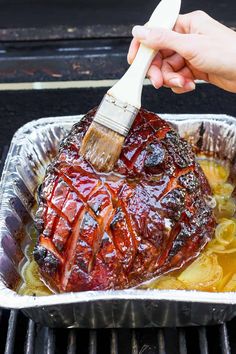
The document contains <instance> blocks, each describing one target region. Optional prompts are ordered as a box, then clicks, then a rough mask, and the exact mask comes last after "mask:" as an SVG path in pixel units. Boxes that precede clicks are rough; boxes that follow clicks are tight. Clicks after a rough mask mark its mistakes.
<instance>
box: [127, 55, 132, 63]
mask: <svg viewBox="0 0 236 354" xmlns="http://www.w3.org/2000/svg"><path fill="white" fill-rule="evenodd" d="M127 62H128V64H129V65H130V64H131V59H130V56H129V54H128V55H127Z"/></svg>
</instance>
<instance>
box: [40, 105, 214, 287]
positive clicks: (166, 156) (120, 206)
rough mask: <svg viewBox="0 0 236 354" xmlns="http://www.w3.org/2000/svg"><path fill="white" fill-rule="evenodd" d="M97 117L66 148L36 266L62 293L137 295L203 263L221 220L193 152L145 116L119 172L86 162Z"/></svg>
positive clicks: (49, 176)
mask: <svg viewBox="0 0 236 354" xmlns="http://www.w3.org/2000/svg"><path fill="white" fill-rule="evenodd" d="M95 112H96V110H95V109H94V110H92V111H90V112H89V113H88V114H87V115H86V116H85V117H84V118H83V120H82V121H81V122H79V123H78V124H76V125H75V126H74V127H73V128H72V131H71V133H70V134H69V135H68V136H67V138H66V139H65V140H64V141H63V142H62V144H61V147H60V151H59V153H58V155H57V157H56V159H55V160H54V162H53V163H52V164H51V165H50V166H49V167H48V169H47V172H46V176H45V179H44V182H43V184H42V186H41V188H40V192H39V199H40V204H39V208H38V211H37V215H36V227H37V229H38V231H39V238H38V242H37V245H36V247H35V250H34V257H35V260H36V262H37V263H38V265H39V268H40V272H41V275H42V278H43V279H44V280H45V282H46V283H47V284H48V285H49V287H50V288H52V289H53V290H55V291H57V292H67V291H85V290H105V289H125V288H129V287H134V286H137V285H139V284H141V283H142V282H144V281H147V280H149V279H152V278H153V277H155V276H158V275H161V274H163V273H165V272H167V271H170V270H173V269H176V268H179V267H181V266H183V265H184V264H186V263H187V262H189V261H190V260H191V259H194V258H195V257H196V256H197V255H198V254H199V252H200V250H201V249H202V248H203V247H204V246H205V244H206V243H207V242H208V241H209V240H210V239H211V237H212V236H213V232H214V227H215V220H214V217H213V212H212V209H211V208H210V206H209V205H208V204H207V196H208V195H211V190H210V187H209V185H208V182H207V180H206V178H205V176H204V174H203V172H202V170H201V168H200V166H199V165H198V163H197V162H196V161H195V156H194V154H193V152H192V150H191V147H190V146H189V144H188V143H187V142H186V141H184V140H183V139H180V137H179V136H178V134H177V133H176V132H175V131H174V130H173V129H172V128H171V127H170V125H169V124H168V123H167V122H165V121H164V120H162V119H161V118H159V117H158V116H157V115H155V114H154V113H150V112H148V111H145V110H143V109H141V110H140V112H139V114H138V115H137V117H136V119H135V121H134V123H133V126H132V128H131V130H130V132H129V135H128V137H127V138H126V140H125V144H124V146H123V149H122V152H121V155H120V158H119V160H118V162H117V163H116V165H115V168H114V170H113V172H111V173H109V174H101V173H98V172H97V171H96V170H94V169H93V167H92V166H91V165H90V164H89V163H88V162H86V161H85V160H84V158H83V157H82V156H80V154H79V150H80V145H81V142H82V139H83V137H84V135H85V133H86V131H87V129H88V127H89V125H90V124H91V122H92V119H93V116H94V114H95Z"/></svg>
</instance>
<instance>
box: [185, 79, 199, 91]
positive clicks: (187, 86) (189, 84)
mask: <svg viewBox="0 0 236 354" xmlns="http://www.w3.org/2000/svg"><path fill="white" fill-rule="evenodd" d="M184 88H185V89H186V90H189V91H193V90H195V88H196V84H195V83H194V82H193V81H188V82H186V84H185V85H184Z"/></svg>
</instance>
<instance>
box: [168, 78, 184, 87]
mask: <svg viewBox="0 0 236 354" xmlns="http://www.w3.org/2000/svg"><path fill="white" fill-rule="evenodd" d="M169 85H170V86H174V87H181V88H182V87H184V82H183V81H182V80H181V79H180V78H179V77H174V78H173V79H170V80H169Z"/></svg>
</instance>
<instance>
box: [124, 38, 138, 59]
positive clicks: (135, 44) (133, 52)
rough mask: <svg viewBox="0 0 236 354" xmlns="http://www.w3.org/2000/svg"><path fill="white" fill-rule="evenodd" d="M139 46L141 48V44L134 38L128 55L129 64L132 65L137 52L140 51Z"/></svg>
mask: <svg viewBox="0 0 236 354" xmlns="http://www.w3.org/2000/svg"><path fill="white" fill-rule="evenodd" d="M139 46H140V42H139V41H138V40H137V39H136V38H133V39H132V41H131V43H130V46H129V51H128V55H127V61H128V63H129V64H132V62H133V60H134V58H135V56H136V54H137V51H138V49H139Z"/></svg>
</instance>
